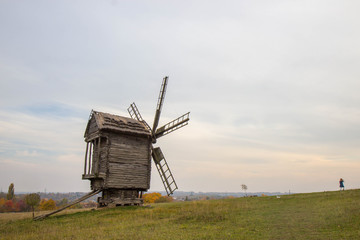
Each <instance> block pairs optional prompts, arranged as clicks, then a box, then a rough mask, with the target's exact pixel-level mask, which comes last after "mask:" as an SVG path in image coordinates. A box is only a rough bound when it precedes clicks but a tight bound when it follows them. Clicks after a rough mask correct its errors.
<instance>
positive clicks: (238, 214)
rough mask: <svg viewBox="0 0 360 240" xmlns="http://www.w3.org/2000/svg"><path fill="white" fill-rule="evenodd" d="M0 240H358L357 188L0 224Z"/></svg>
mask: <svg viewBox="0 0 360 240" xmlns="http://www.w3.org/2000/svg"><path fill="white" fill-rule="evenodd" d="M0 236H1V237H0V238H1V239H359V238H360V190H347V191H343V192H339V191H337V192H322V193H309V194H293V195H283V196H280V197H276V196H271V197H257V198H233V199H224V200H208V201H205V200H204V201H191V202H176V203H167V204H157V205H153V206H152V207H125V208H115V209H103V210H98V211H87V212H78V213H74V214H67V215H58V216H54V217H50V218H48V219H46V220H43V221H38V222H33V221H32V220H30V219H25V220H10V221H9V220H1V221H0Z"/></svg>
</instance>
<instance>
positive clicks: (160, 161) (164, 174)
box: [151, 147, 178, 196]
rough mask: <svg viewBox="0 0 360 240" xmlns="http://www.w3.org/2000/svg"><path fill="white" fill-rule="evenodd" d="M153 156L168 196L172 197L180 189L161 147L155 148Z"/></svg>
mask: <svg viewBox="0 0 360 240" xmlns="http://www.w3.org/2000/svg"><path fill="white" fill-rule="evenodd" d="M151 154H152V157H153V160H154V162H155V166H156V168H157V170H158V172H159V175H160V178H161V181H162V182H163V184H164V187H165V190H166V193H167V195H168V196H170V195H171V194H173V192H174V191H175V190H176V189H178V186H177V184H176V182H175V179H174V176H173V175H172V173H171V171H170V168H169V165H168V164H167V162H166V159H165V157H164V154H163V153H162V151H161V149H160V148H159V147H157V148H153V149H152V153H151Z"/></svg>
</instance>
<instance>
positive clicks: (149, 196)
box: [143, 192, 161, 203]
mask: <svg viewBox="0 0 360 240" xmlns="http://www.w3.org/2000/svg"><path fill="white" fill-rule="evenodd" d="M160 197H161V194H160V193H158V192H153V193H145V194H144V195H143V199H144V203H154V202H155V201H156V200H157V199H159V198H160Z"/></svg>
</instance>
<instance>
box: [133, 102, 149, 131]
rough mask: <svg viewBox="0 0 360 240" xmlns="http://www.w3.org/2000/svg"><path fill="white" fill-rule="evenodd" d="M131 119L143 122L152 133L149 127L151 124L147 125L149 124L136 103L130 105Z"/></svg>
mask: <svg viewBox="0 0 360 240" xmlns="http://www.w3.org/2000/svg"><path fill="white" fill-rule="evenodd" d="M127 110H128V112H129V114H130V117H131V118H132V119H135V120H138V121H139V122H141V123H142V124H143V125H144V126H145V127H146V128H147V129H148V130H149V131H150V132H152V131H151V127H150V126H149V124H147V122H145V120H144V119H143V118H142V116H141V114H140V112H139V109H138V108H137V107H136V105H135V103H132V104H130V107H129V108H128V109H127Z"/></svg>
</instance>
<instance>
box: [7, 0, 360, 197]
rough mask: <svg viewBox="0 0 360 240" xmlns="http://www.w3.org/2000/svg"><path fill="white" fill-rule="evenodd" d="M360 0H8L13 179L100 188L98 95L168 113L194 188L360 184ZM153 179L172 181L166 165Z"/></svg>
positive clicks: (117, 107)
mask: <svg viewBox="0 0 360 240" xmlns="http://www.w3.org/2000/svg"><path fill="white" fill-rule="evenodd" d="M359 9H360V2H359V1H357V0H353V1H346V0H345V1H339V0H301V1H300V0H299V1H285V0H274V1H267V0H255V1H254V0H252V1H250V0H246V1H245V0H236V1H235V0H234V1H228V0H225V1H224V0H222V1H208V0H196V1H194V0H191V1H186V0H185V1H184V0H182V1H145V0H144V1H136V0H135V1H133V0H132V1H121V0H118V1H116V0H113V1H109V0H108V1H100V0H75V1H74V0H72V1H70V0H64V1H51V0H50V1H49V0H43V1H40V0H32V1H25V0H0V36H1V37H0V187H1V189H2V190H3V191H7V188H8V186H9V184H10V183H11V182H13V183H14V184H15V190H16V191H44V190H45V189H46V190H47V191H49V192H69V191H83V192H86V191H89V190H90V184H89V181H87V180H86V181H85V180H81V175H82V172H83V164H84V155H85V146H86V145H85V142H84V138H83V134H84V131H85V128H86V124H87V120H88V117H89V114H90V112H91V109H94V110H97V111H102V112H109V113H112V114H118V115H122V116H128V113H127V111H126V109H127V108H128V106H129V105H130V103H132V102H135V103H136V104H137V106H138V108H139V110H140V112H141V114H142V115H143V118H144V119H145V120H147V122H148V123H149V124H152V121H153V118H154V113H155V108H156V102H157V97H158V94H159V90H160V85H161V81H162V78H163V77H164V76H167V75H168V76H169V84H168V88H167V95H166V98H165V102H164V107H163V111H162V116H161V119H160V125H162V124H165V123H167V122H168V121H170V120H172V119H174V118H176V117H178V116H180V115H181V114H183V113H186V112H187V111H191V115H190V118H191V120H190V123H189V125H188V126H186V127H185V128H182V129H180V130H178V131H176V132H173V133H171V134H169V135H167V136H165V137H163V138H161V139H159V141H158V143H157V144H156V145H157V146H161V148H162V150H163V152H164V154H165V156H166V158H167V160H168V164H169V166H170V168H171V170H172V172H173V174H174V176H175V179H176V181H177V183H178V186H179V190H181V191H203V192H209V191H221V192H226V191H227V192H237V191H241V184H246V185H247V186H248V191H249V192H256V191H280V192H288V191H289V190H290V191H291V192H314V191H315V192H316V191H325V190H337V189H338V180H339V178H340V177H342V178H344V180H345V187H346V188H359V187H360V174H359V169H360V148H359V144H360V109H359V106H360V94H359V89H360V67H359V64H360V47H359V43H360V15H359ZM150 190H151V191H159V190H163V186H162V183H161V181H160V177H159V176H158V174H157V172H156V168H155V167H154V165H153V171H152V182H151V189H150Z"/></svg>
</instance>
